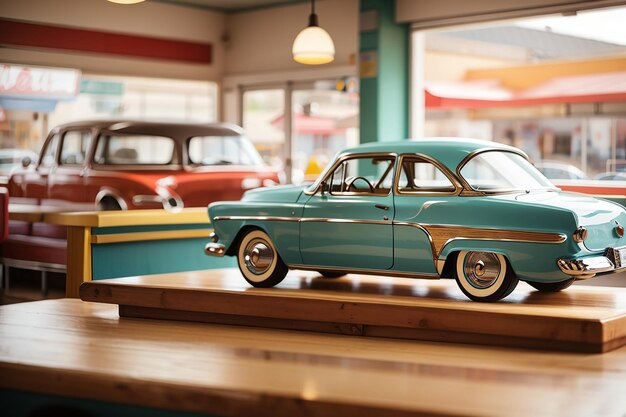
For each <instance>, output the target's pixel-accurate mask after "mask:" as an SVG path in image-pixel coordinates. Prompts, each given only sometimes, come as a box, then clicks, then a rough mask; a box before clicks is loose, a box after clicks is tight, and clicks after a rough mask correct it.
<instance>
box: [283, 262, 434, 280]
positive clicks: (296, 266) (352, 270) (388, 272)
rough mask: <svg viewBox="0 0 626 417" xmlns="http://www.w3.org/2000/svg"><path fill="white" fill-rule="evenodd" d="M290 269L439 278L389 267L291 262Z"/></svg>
mask: <svg viewBox="0 0 626 417" xmlns="http://www.w3.org/2000/svg"><path fill="white" fill-rule="evenodd" d="M288 267H289V268H290V269H301V270H304V271H336V272H345V273H351V274H364V275H385V276H390V277H401V278H427V279H439V278H440V277H439V275H438V274H424V273H422V274H420V273H415V272H405V271H392V270H388V269H355V268H342V267H330V266H311V265H299V264H290V265H288Z"/></svg>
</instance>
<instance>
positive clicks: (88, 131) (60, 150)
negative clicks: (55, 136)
mask: <svg viewBox="0 0 626 417" xmlns="http://www.w3.org/2000/svg"><path fill="white" fill-rule="evenodd" d="M68 133H80V134H88V135H89V142H88V143H87V147H86V148H85V154H84V155H83V162H82V163H80V164H64V163H63V161H62V159H61V157H62V156H63V146H64V145H65V137H66V136H67V134H68ZM59 136H60V141H59V146H58V150H57V165H58V166H60V167H70V168H71V167H84V166H86V165H87V161H88V158H89V151H90V150H91V145H92V144H93V132H92V131H91V129H76V130H66V131H64V132H62V134H60V135H59Z"/></svg>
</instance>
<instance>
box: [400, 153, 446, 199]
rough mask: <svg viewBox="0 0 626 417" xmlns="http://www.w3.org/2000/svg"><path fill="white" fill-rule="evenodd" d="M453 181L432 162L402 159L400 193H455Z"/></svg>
mask: <svg viewBox="0 0 626 417" xmlns="http://www.w3.org/2000/svg"><path fill="white" fill-rule="evenodd" d="M455 190H456V188H455V186H454V184H453V183H452V181H450V179H449V178H448V177H447V176H446V174H444V173H443V171H441V170H440V169H439V168H437V166H435V165H434V164H433V163H432V162H429V161H427V160H425V159H423V158H419V157H410V156H409V157H404V158H402V169H401V171H400V178H399V179H398V191H400V192H415V191H418V192H422V191H423V192H453V191H455Z"/></svg>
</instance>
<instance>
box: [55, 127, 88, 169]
mask: <svg viewBox="0 0 626 417" xmlns="http://www.w3.org/2000/svg"><path fill="white" fill-rule="evenodd" d="M90 141H91V133H90V132H87V131H82V132H81V131H70V132H66V133H65V135H63V142H62V144H61V165H83V164H84V162H85V156H86V155H87V148H88V147H89V142H90Z"/></svg>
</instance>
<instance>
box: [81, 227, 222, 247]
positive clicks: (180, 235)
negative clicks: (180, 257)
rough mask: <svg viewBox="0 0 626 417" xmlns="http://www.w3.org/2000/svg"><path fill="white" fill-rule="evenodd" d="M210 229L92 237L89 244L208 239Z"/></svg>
mask: <svg viewBox="0 0 626 417" xmlns="http://www.w3.org/2000/svg"><path fill="white" fill-rule="evenodd" d="M211 231H212V230H211V229H191V230H164V231H157V232H137V233H115V234H111V235H92V236H91V243H93V244H96V245H98V244H103V243H120V242H139V241H147V240H166V239H188V238H198V237H204V238H207V241H208V239H209V234H210V233H211Z"/></svg>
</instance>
